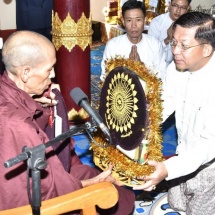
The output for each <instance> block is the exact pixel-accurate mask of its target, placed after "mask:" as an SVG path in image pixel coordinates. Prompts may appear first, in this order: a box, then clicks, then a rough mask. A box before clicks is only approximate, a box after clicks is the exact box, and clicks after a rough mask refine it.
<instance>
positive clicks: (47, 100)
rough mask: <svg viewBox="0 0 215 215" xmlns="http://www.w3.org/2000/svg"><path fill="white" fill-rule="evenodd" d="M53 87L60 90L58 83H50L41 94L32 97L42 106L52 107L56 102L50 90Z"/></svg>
mask: <svg viewBox="0 0 215 215" xmlns="http://www.w3.org/2000/svg"><path fill="white" fill-rule="evenodd" d="M53 89H58V90H59V91H60V86H59V84H53V83H52V84H51V85H50V87H49V89H48V90H47V91H45V92H44V93H43V94H42V95H41V96H37V97H34V100H35V101H37V102H39V103H41V106H42V107H52V106H55V105H56V104H58V101H57V100H56V99H55V94H54V93H53V92H52V90H53Z"/></svg>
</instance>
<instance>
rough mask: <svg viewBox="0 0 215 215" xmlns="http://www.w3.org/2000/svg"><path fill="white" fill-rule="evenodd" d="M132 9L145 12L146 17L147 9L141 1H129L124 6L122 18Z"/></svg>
mask: <svg viewBox="0 0 215 215" xmlns="http://www.w3.org/2000/svg"><path fill="white" fill-rule="evenodd" d="M131 9H140V10H142V12H143V15H144V17H145V16H146V7H145V4H143V2H141V1H137V0H128V1H127V2H125V3H124V4H123V6H122V16H123V17H124V15H125V12H126V11H127V10H131Z"/></svg>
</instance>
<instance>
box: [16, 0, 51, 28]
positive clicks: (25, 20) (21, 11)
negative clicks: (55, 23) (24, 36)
mask: <svg viewBox="0 0 215 215" xmlns="http://www.w3.org/2000/svg"><path fill="white" fill-rule="evenodd" d="M52 9H53V0H16V25H17V30H35V29H43V28H47V27H51V16H52Z"/></svg>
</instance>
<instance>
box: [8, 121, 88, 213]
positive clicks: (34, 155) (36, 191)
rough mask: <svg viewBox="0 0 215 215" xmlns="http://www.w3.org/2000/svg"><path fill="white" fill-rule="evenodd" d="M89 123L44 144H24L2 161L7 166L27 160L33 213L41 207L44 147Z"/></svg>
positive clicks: (84, 128) (78, 130) (44, 164)
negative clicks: (11, 156)
mask: <svg viewBox="0 0 215 215" xmlns="http://www.w3.org/2000/svg"><path fill="white" fill-rule="evenodd" d="M90 126H91V125H90V123H88V122H87V123H85V124H83V125H78V126H75V127H74V128H71V129H70V130H68V131H66V132H64V133H63V134H61V135H59V136H57V137H55V138H54V139H52V140H50V141H48V142H47V143H45V144H40V145H38V146H35V147H33V148H29V147H27V146H25V147H24V148H23V150H22V151H23V152H22V153H21V154H19V155H17V156H16V157H14V158H11V159H9V160H7V161H6V162H5V163H4V166H5V167H6V168H9V167H11V166H13V165H15V164H18V163H20V162H22V161H25V160H27V165H28V168H29V169H30V170H31V175H32V202H31V208H32V213H33V215H40V207H41V173H40V170H42V169H45V168H46V167H47V162H46V161H45V149H46V148H48V147H49V146H52V145H53V144H55V143H59V142H62V141H63V140H64V139H66V138H68V137H71V136H72V135H75V134H77V133H79V132H80V131H86V130H88V129H89V128H90Z"/></svg>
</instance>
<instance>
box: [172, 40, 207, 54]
mask: <svg viewBox="0 0 215 215" xmlns="http://www.w3.org/2000/svg"><path fill="white" fill-rule="evenodd" d="M204 44H207V43H200V44H197V45H194V46H187V45H183V44H178V43H177V42H176V41H175V40H172V41H171V42H170V45H171V47H172V48H173V49H174V48H175V47H176V46H177V47H178V48H179V49H180V51H182V52H184V51H186V50H187V49H190V48H193V47H196V46H201V45H204Z"/></svg>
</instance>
